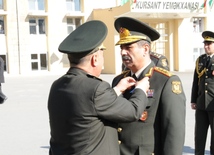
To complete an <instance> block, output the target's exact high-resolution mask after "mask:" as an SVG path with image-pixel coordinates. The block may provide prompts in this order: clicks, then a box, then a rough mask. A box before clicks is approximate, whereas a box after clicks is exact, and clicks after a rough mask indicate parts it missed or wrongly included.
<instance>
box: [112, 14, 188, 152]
mask: <svg viewBox="0 0 214 155" xmlns="http://www.w3.org/2000/svg"><path fill="white" fill-rule="evenodd" d="M114 26H115V29H116V30H117V31H118V32H119V34H120V40H119V41H118V42H117V43H116V45H120V48H121V56H122V61H123V63H124V64H125V66H126V67H128V68H129V69H130V70H127V71H124V72H123V73H122V74H120V75H118V76H116V77H115V78H114V80H113V82H112V86H113V87H114V86H115V85H117V83H118V81H120V80H121V79H123V78H125V77H128V76H133V77H134V76H136V78H137V80H140V79H142V78H143V77H145V76H147V77H149V78H150V79H149V81H150V89H149V90H148V92H147V95H148V99H149V105H148V107H147V110H146V111H145V112H144V113H142V117H141V118H140V119H139V120H138V121H135V122H131V123H119V127H118V135H119V143H120V153H121V155H152V154H155V155H181V154H182V152H183V145H184V137H185V104H186V103H185V102H186V97H185V94H184V91H183V86H182V83H181V80H180V78H179V77H178V76H177V75H173V74H172V73H170V72H169V71H167V70H165V69H163V68H160V67H157V66H155V64H154V62H153V61H152V60H151V58H150V53H149V51H150V47H151V42H152V41H154V40H157V39H158V38H159V37H160V35H159V33H158V32H157V31H156V30H154V29H153V28H151V27H149V26H148V25H146V24H144V23H143V22H141V21H139V20H136V19H133V18H130V17H119V18H117V19H116V20H115V23H114ZM132 92H133V91H132ZM132 92H129V91H125V93H124V94H123V96H124V98H127V99H128V98H129V97H130V94H131V93H132Z"/></svg>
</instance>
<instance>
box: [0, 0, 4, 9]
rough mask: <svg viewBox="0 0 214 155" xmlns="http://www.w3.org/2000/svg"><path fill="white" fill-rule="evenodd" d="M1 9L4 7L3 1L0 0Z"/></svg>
mask: <svg viewBox="0 0 214 155" xmlns="http://www.w3.org/2000/svg"><path fill="white" fill-rule="evenodd" d="M3 9H4V1H3V0H0V10H3Z"/></svg>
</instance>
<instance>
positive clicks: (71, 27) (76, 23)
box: [67, 18, 82, 34]
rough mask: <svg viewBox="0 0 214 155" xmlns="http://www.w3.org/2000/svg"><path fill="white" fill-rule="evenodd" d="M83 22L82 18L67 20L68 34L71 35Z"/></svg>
mask: <svg viewBox="0 0 214 155" xmlns="http://www.w3.org/2000/svg"><path fill="white" fill-rule="evenodd" d="M81 22H82V19H81V18H67V31H68V34H70V33H71V32H72V31H73V30H75V29H76V28H77V27H78V26H80V25H81Z"/></svg>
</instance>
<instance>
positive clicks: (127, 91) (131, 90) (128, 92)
mask: <svg viewBox="0 0 214 155" xmlns="http://www.w3.org/2000/svg"><path fill="white" fill-rule="evenodd" d="M132 77H133V78H134V79H135V80H136V81H137V77H136V75H135V74H133V75H132ZM134 89H135V85H134V86H132V87H131V88H130V89H127V90H126V91H125V92H124V94H123V96H124V97H125V98H126V99H129V98H130V97H131V95H132V93H133V92H134Z"/></svg>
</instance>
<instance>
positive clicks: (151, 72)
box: [145, 67, 154, 78]
mask: <svg viewBox="0 0 214 155" xmlns="http://www.w3.org/2000/svg"><path fill="white" fill-rule="evenodd" d="M153 70H154V68H153V67H152V68H150V70H149V72H148V73H147V74H145V77H149V78H150V77H151V76H152V74H153Z"/></svg>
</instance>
